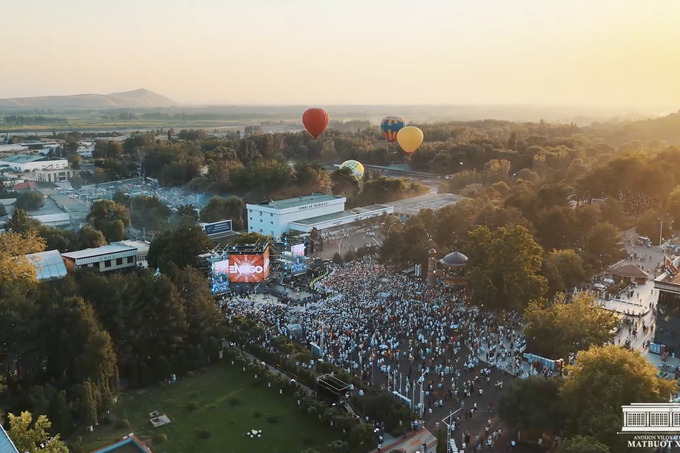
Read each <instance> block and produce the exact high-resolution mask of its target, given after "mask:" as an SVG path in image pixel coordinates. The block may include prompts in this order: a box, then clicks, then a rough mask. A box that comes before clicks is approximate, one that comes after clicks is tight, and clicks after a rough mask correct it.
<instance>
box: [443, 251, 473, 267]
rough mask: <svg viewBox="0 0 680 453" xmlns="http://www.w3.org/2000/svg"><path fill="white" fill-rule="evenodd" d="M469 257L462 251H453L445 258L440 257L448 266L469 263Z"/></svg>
mask: <svg viewBox="0 0 680 453" xmlns="http://www.w3.org/2000/svg"><path fill="white" fill-rule="evenodd" d="M467 261H468V257H467V256H465V255H463V254H462V253H460V252H451V253H449V254H448V255H446V256H445V257H444V258H442V259H440V260H439V262H440V263H442V264H444V265H446V266H453V267H461V266H465V264H467Z"/></svg>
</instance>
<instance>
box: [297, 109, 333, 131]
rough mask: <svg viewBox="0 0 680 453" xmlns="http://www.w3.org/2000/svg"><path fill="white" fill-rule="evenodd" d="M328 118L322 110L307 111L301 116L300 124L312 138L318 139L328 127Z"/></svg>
mask: <svg viewBox="0 0 680 453" xmlns="http://www.w3.org/2000/svg"><path fill="white" fill-rule="evenodd" d="M329 121H330V117H329V116H328V113H327V112H326V111H325V110H324V109H308V110H307V111H305V113H304V114H303V115H302V124H304V126H305V129H307V132H309V133H310V134H312V137H314V138H318V137H319V135H321V134H322V133H323V131H325V130H326V128H327V127H328V123H329Z"/></svg>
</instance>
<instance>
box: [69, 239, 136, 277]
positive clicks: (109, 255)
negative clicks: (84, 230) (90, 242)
mask: <svg viewBox="0 0 680 453" xmlns="http://www.w3.org/2000/svg"><path fill="white" fill-rule="evenodd" d="M61 257H62V258H63V259H64V262H65V263H66V268H67V269H68V270H75V269H80V268H82V267H93V268H95V269H98V270H99V271H100V272H108V271H116V270H120V269H126V268H129V267H135V266H136V265H137V248H136V247H131V246H129V245H125V244H121V243H113V244H109V245H104V246H102V247H96V248H92V249H85V250H78V251H76V252H66V253H62V254H61Z"/></svg>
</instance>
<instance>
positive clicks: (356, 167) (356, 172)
mask: <svg viewBox="0 0 680 453" xmlns="http://www.w3.org/2000/svg"><path fill="white" fill-rule="evenodd" d="M340 168H349V169H350V170H352V176H354V177H355V178H356V179H357V180H359V181H361V178H363V177H364V166H363V165H362V164H361V162H359V161H356V160H346V161H344V162H343V163H342V164H341V165H340Z"/></svg>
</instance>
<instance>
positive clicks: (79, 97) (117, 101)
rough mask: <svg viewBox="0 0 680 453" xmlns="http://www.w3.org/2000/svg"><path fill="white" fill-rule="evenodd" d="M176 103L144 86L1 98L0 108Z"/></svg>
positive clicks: (106, 107)
mask: <svg viewBox="0 0 680 453" xmlns="http://www.w3.org/2000/svg"><path fill="white" fill-rule="evenodd" d="M174 105H177V103H176V102H175V101H173V100H171V99H168V98H166V97H165V96H161V95H160V94H156V93H154V92H153V91H149V90H145V89H144V88H141V89H139V90H134V91H125V92H123V93H111V94H74V95H71V96H42V97H34V98H9V99H0V109H2V108H5V109H54V110H64V109H77V110H90V109H121V108H140V109H141V108H160V107H172V106H174Z"/></svg>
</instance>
